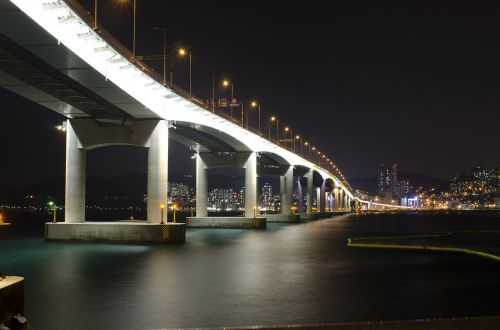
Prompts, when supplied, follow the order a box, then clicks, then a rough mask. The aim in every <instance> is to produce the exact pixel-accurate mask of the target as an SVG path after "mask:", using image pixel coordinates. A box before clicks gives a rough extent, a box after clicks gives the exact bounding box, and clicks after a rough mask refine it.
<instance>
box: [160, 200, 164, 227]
mask: <svg viewBox="0 0 500 330" xmlns="http://www.w3.org/2000/svg"><path fill="white" fill-rule="evenodd" d="M164 209H165V205H163V204H160V210H161V221H160V224H161V225H164V224H165V222H163V210H164Z"/></svg>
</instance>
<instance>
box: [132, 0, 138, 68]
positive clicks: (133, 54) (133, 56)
mask: <svg viewBox="0 0 500 330" xmlns="http://www.w3.org/2000/svg"><path fill="white" fill-rule="evenodd" d="M136 5H137V1H136V0H134V32H133V39H132V58H135V18H136V15H135V14H136Z"/></svg>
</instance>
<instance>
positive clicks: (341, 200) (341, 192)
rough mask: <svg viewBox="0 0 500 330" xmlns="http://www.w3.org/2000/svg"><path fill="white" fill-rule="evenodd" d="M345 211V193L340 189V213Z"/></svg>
mask: <svg viewBox="0 0 500 330" xmlns="http://www.w3.org/2000/svg"><path fill="white" fill-rule="evenodd" d="M343 209H344V191H343V190H342V188H339V211H342V210H343Z"/></svg>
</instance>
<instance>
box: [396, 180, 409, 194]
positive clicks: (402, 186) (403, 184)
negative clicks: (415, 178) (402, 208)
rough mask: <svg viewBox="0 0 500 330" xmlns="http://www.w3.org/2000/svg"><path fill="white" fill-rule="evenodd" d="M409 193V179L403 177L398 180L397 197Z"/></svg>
mask: <svg viewBox="0 0 500 330" xmlns="http://www.w3.org/2000/svg"><path fill="white" fill-rule="evenodd" d="M409 195H410V181H408V180H406V179H404V180H399V182H398V191H397V197H399V198H403V197H408V196H409Z"/></svg>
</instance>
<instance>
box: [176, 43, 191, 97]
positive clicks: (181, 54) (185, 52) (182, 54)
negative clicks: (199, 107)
mask: <svg viewBox="0 0 500 330" xmlns="http://www.w3.org/2000/svg"><path fill="white" fill-rule="evenodd" d="M187 53H188V52H187V51H186V50H185V49H184V48H181V49H179V55H180V56H185V55H186V54H187ZM191 72H192V71H191V52H189V95H192V94H193V91H192V89H191Z"/></svg>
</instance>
